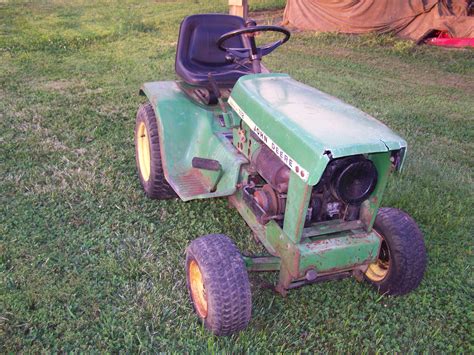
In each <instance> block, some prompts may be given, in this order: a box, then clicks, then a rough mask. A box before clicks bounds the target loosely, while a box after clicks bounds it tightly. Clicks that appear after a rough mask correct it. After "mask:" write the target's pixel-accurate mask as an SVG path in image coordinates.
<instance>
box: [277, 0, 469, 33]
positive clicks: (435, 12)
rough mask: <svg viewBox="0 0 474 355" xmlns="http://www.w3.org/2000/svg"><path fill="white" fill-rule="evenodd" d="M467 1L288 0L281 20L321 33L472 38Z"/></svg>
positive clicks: (287, 23)
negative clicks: (439, 34) (433, 34)
mask: <svg viewBox="0 0 474 355" xmlns="http://www.w3.org/2000/svg"><path fill="white" fill-rule="evenodd" d="M469 2H470V1H469V0H444V1H443V0H288V2H287V4H286V8H285V13H284V16H283V22H284V24H286V25H290V26H293V27H296V28H300V29H304V30H314V31H321V32H342V33H367V32H378V33H387V32H394V33H396V34H398V35H399V36H400V37H403V38H410V39H413V40H415V41H417V42H418V41H420V40H422V39H424V38H425V37H426V35H427V34H429V33H431V32H433V31H445V32H448V33H449V34H450V35H451V36H453V37H470V38H472V37H474V17H472V16H468V6H469Z"/></svg>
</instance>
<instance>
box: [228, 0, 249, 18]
mask: <svg viewBox="0 0 474 355" xmlns="http://www.w3.org/2000/svg"><path fill="white" fill-rule="evenodd" d="M248 13H249V4H248V0H229V14H231V15H235V16H240V17H243V18H244V19H247V17H248Z"/></svg>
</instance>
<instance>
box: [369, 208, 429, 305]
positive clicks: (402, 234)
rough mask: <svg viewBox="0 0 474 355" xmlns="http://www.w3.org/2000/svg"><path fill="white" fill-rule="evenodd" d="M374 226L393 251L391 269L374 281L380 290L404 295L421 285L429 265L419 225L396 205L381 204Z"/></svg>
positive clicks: (373, 283)
mask: <svg viewBox="0 0 474 355" xmlns="http://www.w3.org/2000/svg"><path fill="white" fill-rule="evenodd" d="M374 230H375V231H376V232H377V233H379V234H380V235H381V236H382V237H383V238H384V240H385V242H386V243H387V246H388V250H389V253H390V261H389V262H390V264H389V269H388V273H387V275H386V276H385V278H384V279H382V280H381V281H379V282H374V281H372V280H370V279H368V278H367V277H365V279H366V280H367V281H368V282H369V283H371V284H372V285H373V286H374V287H375V288H376V289H377V290H378V292H379V293H381V294H384V295H393V296H397V295H403V294H406V293H408V292H410V291H413V290H414V289H415V288H417V287H418V285H419V284H420V282H421V280H422V279H423V275H424V273H425V268H426V247H425V242H424V240H423V234H422V232H421V231H420V229H419V228H418V225H417V224H416V222H415V221H414V220H413V218H411V217H410V215H408V214H407V213H405V212H403V211H401V210H399V209H396V208H381V209H380V210H379V211H378V213H377V217H376V218H375V223H374Z"/></svg>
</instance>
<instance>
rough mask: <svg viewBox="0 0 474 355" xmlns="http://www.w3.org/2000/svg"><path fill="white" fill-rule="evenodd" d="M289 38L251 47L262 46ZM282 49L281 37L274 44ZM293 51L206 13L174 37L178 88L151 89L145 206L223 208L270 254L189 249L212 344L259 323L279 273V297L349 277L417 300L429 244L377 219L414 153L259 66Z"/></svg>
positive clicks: (373, 124)
mask: <svg viewBox="0 0 474 355" xmlns="http://www.w3.org/2000/svg"><path fill="white" fill-rule="evenodd" d="M265 32H275V33H277V34H276V35H277V36H281V39H279V40H277V41H274V42H271V41H270V43H267V44H265V45H257V44H256V43H257V42H256V40H255V37H256V36H257V35H259V34H262V33H265ZM274 38H275V36H274V37H273V39H274ZM289 38H290V32H289V31H288V30H287V29H285V28H283V27H278V26H257V25H256V23H255V22H253V21H244V19H242V18H240V17H236V16H230V15H223V14H200V15H193V16H189V17H186V18H185V19H184V20H183V22H182V24H181V27H180V31H179V39H178V45H177V52H176V63H175V69H176V74H177V76H178V77H179V80H178V81H159V82H149V83H145V84H144V85H143V86H142V88H141V90H140V93H141V94H142V95H144V96H146V97H147V99H148V100H147V102H146V103H144V104H142V105H141V106H140V108H139V109H138V113H137V119H136V128H135V147H136V162H137V167H138V173H139V178H140V182H141V184H142V186H143V189H144V191H145V194H146V195H147V196H148V197H150V198H154V199H170V198H179V199H181V200H183V201H189V200H193V199H203V198H217V197H227V198H228V199H229V202H230V204H231V205H232V206H233V207H235V208H236V209H237V211H238V212H239V213H240V215H241V216H242V218H243V219H244V221H245V222H246V223H247V224H248V226H249V227H250V228H251V230H252V231H253V233H254V235H255V237H256V239H257V240H258V241H259V242H260V243H261V244H262V245H263V246H264V247H265V249H266V250H267V252H268V253H267V254H266V255H259V256H243V255H241V254H240V252H239V250H238V249H237V248H236V246H235V244H234V243H233V242H232V240H231V239H229V238H228V237H227V236H225V235H222V234H211V235H205V236H201V237H199V238H197V239H195V240H193V241H192V242H191V243H190V245H189V246H188V248H187V250H186V264H185V265H186V277H187V287H188V290H189V294H190V298H191V301H192V304H193V306H194V309H195V311H196V313H197V316H198V317H199V318H200V319H201V320H202V321H203V322H204V324H205V326H206V328H207V329H209V330H210V331H211V332H213V333H214V334H217V335H229V334H232V333H234V332H237V331H239V330H242V329H244V328H245V327H246V326H247V325H248V323H249V321H250V316H251V308H252V307H251V290H250V283H249V278H248V272H250V271H277V272H278V273H279V278H278V282H277V284H276V285H275V290H276V291H277V292H279V293H280V294H281V295H285V294H286V293H287V292H288V291H289V290H290V289H293V288H296V287H299V286H303V285H306V284H311V283H315V282H319V281H323V280H329V279H338V278H343V277H348V276H353V277H355V278H356V279H357V280H359V281H362V280H366V281H368V283H370V284H372V285H373V286H374V287H375V288H376V289H377V290H378V292H380V293H381V294H385V295H402V294H405V293H407V292H410V291H412V290H413V289H415V288H416V287H417V286H418V285H419V283H420V282H421V279H422V278H423V273H424V270H425V265H426V250H425V245H424V241H423V235H422V233H421V231H420V229H419V228H418V226H417V225H416V223H415V221H414V220H413V219H412V218H411V217H410V216H409V215H408V214H406V213H405V212H402V211H401V210H398V209H394V208H380V203H381V201H382V195H383V193H384V189H385V187H386V184H387V180H388V178H389V176H390V175H391V173H392V172H396V171H399V170H400V169H401V168H402V166H403V162H404V159H405V154H406V147H407V144H406V142H405V141H404V140H403V139H402V138H400V137H399V136H398V135H397V134H395V133H394V132H392V131H391V130H390V129H389V128H388V127H386V126H385V125H384V124H382V123H381V122H379V121H377V120H376V119H374V118H372V117H370V116H369V115H367V114H365V113H363V112H361V111H359V110H358V109H356V108H354V107H352V106H350V105H348V104H346V103H344V102H342V101H340V100H338V99H337V98H335V97H332V96H330V95H328V94H325V93H323V92H321V91H319V90H317V89H315V88H312V87H309V86H307V85H304V84H302V83H300V82H298V81H295V80H293V79H292V78H291V77H290V76H289V75H287V74H277V73H270V72H269V71H268V70H267V69H266V68H265V67H264V66H263V65H262V63H261V61H262V57H264V56H265V55H267V54H269V53H271V52H272V51H274V50H275V49H276V48H278V47H279V46H281V45H282V44H284V43H285V42H286V41H288V39H289Z"/></svg>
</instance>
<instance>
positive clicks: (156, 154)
mask: <svg viewBox="0 0 474 355" xmlns="http://www.w3.org/2000/svg"><path fill="white" fill-rule="evenodd" d="M141 122H144V123H145V127H146V130H147V133H148V142H149V146H150V165H151V166H150V177H149V178H148V181H146V180H145V179H144V178H143V176H142V173H141V171H140V163H139V161H138V144H137V138H138V137H137V134H138V127H139V125H140V123H141ZM134 136H135V161H136V165H137V170H138V178H139V179H140V183H141V185H142V187H143V190H144V191H145V194H146V195H147V196H148V197H149V198H153V199H158V200H165V199H170V198H176V197H177V195H176V193H175V192H174V190H173V188H172V187H171V186H170V185H169V184H168V182H167V181H166V178H165V173H164V171H163V165H162V159H161V148H160V137H159V132H158V124H157V121H156V116H155V112H154V110H153V107H152V106H151V104H150V103H149V102H147V103H144V104H141V105H140V107H139V108H138V112H137V119H136V124H135V135H134Z"/></svg>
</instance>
